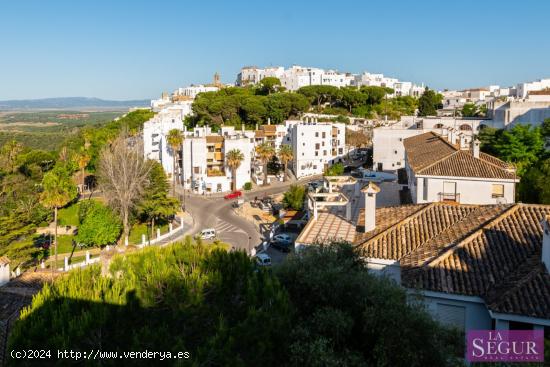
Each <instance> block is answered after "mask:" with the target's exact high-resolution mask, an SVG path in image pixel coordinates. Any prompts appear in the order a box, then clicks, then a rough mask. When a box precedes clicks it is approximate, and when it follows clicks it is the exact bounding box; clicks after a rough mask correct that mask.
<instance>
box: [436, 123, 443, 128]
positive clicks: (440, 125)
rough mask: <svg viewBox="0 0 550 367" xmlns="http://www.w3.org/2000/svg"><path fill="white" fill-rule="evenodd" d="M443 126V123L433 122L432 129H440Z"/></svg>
mask: <svg viewBox="0 0 550 367" xmlns="http://www.w3.org/2000/svg"><path fill="white" fill-rule="evenodd" d="M441 128H443V124H435V125H434V129H441Z"/></svg>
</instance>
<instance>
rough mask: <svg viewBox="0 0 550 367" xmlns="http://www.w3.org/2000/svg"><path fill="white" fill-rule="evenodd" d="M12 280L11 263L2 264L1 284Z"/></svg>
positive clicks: (0, 269)
mask: <svg viewBox="0 0 550 367" xmlns="http://www.w3.org/2000/svg"><path fill="white" fill-rule="evenodd" d="M9 281H10V265H9V264H5V265H0V286H2V285H4V284H6V283H7V282H9Z"/></svg>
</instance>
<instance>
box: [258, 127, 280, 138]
mask: <svg viewBox="0 0 550 367" xmlns="http://www.w3.org/2000/svg"><path fill="white" fill-rule="evenodd" d="M261 129H262V130H263V131H264V133H265V135H266V136H273V135H275V134H276V133H277V126H276V125H262V127H261Z"/></svg>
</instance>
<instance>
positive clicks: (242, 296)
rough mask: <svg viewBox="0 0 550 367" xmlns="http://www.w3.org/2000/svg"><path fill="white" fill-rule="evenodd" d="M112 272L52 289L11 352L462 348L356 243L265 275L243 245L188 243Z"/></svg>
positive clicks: (306, 355) (406, 358)
mask: <svg viewBox="0 0 550 367" xmlns="http://www.w3.org/2000/svg"><path fill="white" fill-rule="evenodd" d="M109 274H110V276H108V277H107V276H101V269H100V267H99V266H93V267H91V268H88V269H85V270H77V271H73V272H71V273H70V274H69V276H68V277H66V278H64V279H61V280H59V281H57V282H56V283H54V284H53V285H50V284H47V285H46V286H45V287H44V289H43V290H42V291H41V292H40V293H39V294H38V295H37V296H36V297H35V298H34V299H33V303H32V305H31V306H30V308H28V309H26V310H24V311H23V312H22V315H21V319H20V320H19V321H18V322H17V323H16V324H15V326H14V329H13V331H12V334H11V336H10V340H9V346H8V349H14V348H15V349H26V348H33V349H42V348H45V349H46V348H47V349H52V350H56V349H71V350H73V351H89V350H90V349H101V350H103V351H107V350H109V351H119V352H121V351H131V350H149V351H170V352H172V353H176V352H179V351H188V352H190V357H191V358H190V360H189V361H186V363H188V364H189V365H193V366H202V365H210V366H266V367H267V366H281V365H288V366H368V365H377V366H397V367H399V366H449V365H452V364H453V354H454V352H455V350H453V349H452V348H453V347H456V346H457V344H460V343H459V342H458V340H459V338H458V337H457V335H456V334H454V333H451V332H449V331H446V330H444V329H441V328H440V326H439V325H438V324H436V323H435V322H434V321H432V320H431V319H430V318H429V316H428V315H427V314H426V313H425V312H424V311H423V310H422V309H421V308H420V307H419V306H417V305H416V303H415V302H407V296H406V294H405V292H404V290H402V289H401V288H399V287H397V286H395V285H394V284H393V283H392V282H391V281H389V280H383V279H379V278H377V277H374V276H372V275H370V274H369V273H368V271H367V270H366V268H365V266H364V264H363V263H362V261H361V260H360V258H359V257H358V256H357V255H356V254H355V253H354V252H353V251H352V249H351V246H349V245H341V244H335V245H331V246H328V247H326V246H325V247H316V246H314V247H311V248H309V249H306V250H305V251H304V253H302V256H296V257H291V258H290V260H289V261H288V262H286V263H285V264H283V265H282V266H281V267H280V268H275V269H274V270H273V271H265V270H263V269H258V268H256V267H255V266H254V264H253V262H252V261H251V260H250V259H249V258H248V256H247V255H246V254H245V253H243V252H232V253H227V252H225V251H221V250H219V249H211V248H208V247H205V246H202V245H197V244H192V243H191V241H190V240H189V239H188V240H186V243H183V244H181V243H180V244H175V245H172V246H170V247H166V248H148V249H146V250H144V251H142V252H140V253H138V254H133V255H126V256H125V257H117V258H115V259H114V261H113V262H112V264H111V265H110V271H109ZM45 335H47V336H48V337H44V336H45ZM461 353H462V350H460V352H459V354H461ZM8 362H9V363H10V364H11V365H14V366H16V365H25V363H26V362H27V361H26V360H23V359H20V360H8ZM102 362H103V363H104V365H118V364H119V363H120V361H113V360H108V359H104V360H103V361H102ZM133 362H135V363H136V364H138V365H150V363H151V361H150V360H149V361H148V360H141V361H133ZM181 362H182V361H179V363H180V364H181ZM171 364H172V365H177V364H178V361H177V360H174V361H173V362H172V363H171Z"/></svg>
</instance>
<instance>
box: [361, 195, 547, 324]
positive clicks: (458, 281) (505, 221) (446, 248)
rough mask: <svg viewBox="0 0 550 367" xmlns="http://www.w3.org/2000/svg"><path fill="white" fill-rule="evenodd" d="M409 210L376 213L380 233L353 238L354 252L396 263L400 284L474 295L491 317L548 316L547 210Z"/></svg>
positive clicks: (460, 207) (519, 206) (493, 207)
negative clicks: (500, 314)
mask: <svg viewBox="0 0 550 367" xmlns="http://www.w3.org/2000/svg"><path fill="white" fill-rule="evenodd" d="M410 207H415V205H412V206H409V209H410ZM416 207H417V210H416V211H412V210H411V215H410V216H407V217H405V218H404V219H402V215H401V216H400V215H399V213H400V212H401V209H400V207H395V208H381V209H377V226H378V224H379V223H380V225H381V227H383V228H385V229H382V230H380V229H377V230H376V231H377V232H376V233H373V234H368V233H367V234H363V235H361V236H357V238H356V242H355V243H356V244H357V246H358V249H359V250H360V251H361V252H362V254H363V255H364V256H366V257H374V258H382V259H395V260H399V262H400V265H401V269H402V282H403V285H404V286H406V287H410V288H420V289H423V290H431V291H437V292H445V293H453V294H461V295H469V296H478V297H481V298H483V299H484V300H485V302H486V303H487V306H488V307H489V309H491V310H493V311H496V312H504V313H514V314H521V315H526V316H532V317H538V318H546V319H550V275H549V274H548V272H547V271H546V268H545V267H544V265H543V264H542V262H541V251H542V225H541V221H542V220H543V219H544V218H547V216H548V215H550V206H548V205H528V204H513V205H486V206H473V205H452V204H442V203H432V204H429V205H424V206H416ZM392 217H393V218H394V220H393V223H392V220H391V219H389V218H392ZM373 232H374V231H373Z"/></svg>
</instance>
